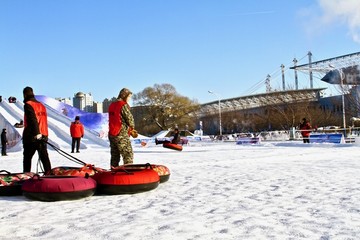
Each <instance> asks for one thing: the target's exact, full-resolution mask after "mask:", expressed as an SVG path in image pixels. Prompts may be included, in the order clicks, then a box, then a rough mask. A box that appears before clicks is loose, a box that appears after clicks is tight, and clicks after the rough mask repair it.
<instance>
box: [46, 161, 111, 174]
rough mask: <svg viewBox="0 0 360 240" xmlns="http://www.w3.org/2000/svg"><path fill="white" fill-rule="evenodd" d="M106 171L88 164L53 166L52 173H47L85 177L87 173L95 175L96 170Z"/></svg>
mask: <svg viewBox="0 0 360 240" xmlns="http://www.w3.org/2000/svg"><path fill="white" fill-rule="evenodd" d="M101 171H105V169H101V168H96V167H94V166H93V165H90V164H87V165H84V166H83V167H69V166H61V167H56V168H52V169H51V170H50V173H49V174H47V175H55V176H81V177H85V176H86V174H88V175H89V176H93V175H95V173H96V172H101Z"/></svg>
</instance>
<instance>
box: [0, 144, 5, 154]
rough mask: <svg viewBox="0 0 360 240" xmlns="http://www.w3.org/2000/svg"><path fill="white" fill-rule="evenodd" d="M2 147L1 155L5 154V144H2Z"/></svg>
mask: <svg viewBox="0 0 360 240" xmlns="http://www.w3.org/2000/svg"><path fill="white" fill-rule="evenodd" d="M1 146H2V149H1V155H3V156H5V155H6V144H2V145H1Z"/></svg>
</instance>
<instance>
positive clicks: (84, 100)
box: [73, 92, 94, 112]
mask: <svg viewBox="0 0 360 240" xmlns="http://www.w3.org/2000/svg"><path fill="white" fill-rule="evenodd" d="M73 106H74V107H76V108H78V109H80V110H83V111H85V112H93V106H94V99H93V96H92V95H91V93H87V94H86V93H83V92H78V93H76V94H75V95H74V98H73Z"/></svg>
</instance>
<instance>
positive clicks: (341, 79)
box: [199, 52, 360, 135]
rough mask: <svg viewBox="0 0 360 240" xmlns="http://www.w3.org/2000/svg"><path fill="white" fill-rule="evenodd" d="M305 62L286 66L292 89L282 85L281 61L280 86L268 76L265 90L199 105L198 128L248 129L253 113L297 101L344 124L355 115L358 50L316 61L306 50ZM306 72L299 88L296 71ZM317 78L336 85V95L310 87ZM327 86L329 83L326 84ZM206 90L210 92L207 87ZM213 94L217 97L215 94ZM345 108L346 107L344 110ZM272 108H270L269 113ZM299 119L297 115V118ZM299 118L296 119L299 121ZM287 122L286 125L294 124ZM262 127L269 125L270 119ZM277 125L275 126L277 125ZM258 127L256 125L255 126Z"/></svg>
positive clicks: (262, 114) (260, 113)
mask: <svg viewBox="0 0 360 240" xmlns="http://www.w3.org/2000/svg"><path fill="white" fill-rule="evenodd" d="M307 55H308V63H306V64H301V65H298V64H297V63H298V61H297V60H296V59H294V60H293V63H294V65H293V66H292V67H289V68H288V69H287V70H293V71H294V82H295V87H294V89H286V87H285V86H286V83H285V74H284V72H285V66H284V65H281V73H282V89H281V90H272V88H271V86H270V79H271V76H270V75H268V76H267V78H266V80H265V82H264V83H265V85H266V92H265V93H260V94H253V95H247V96H240V97H234V98H229V99H220V98H219V99H218V100H216V101H212V102H209V103H205V104H202V105H201V110H200V112H199V118H200V128H203V131H204V132H207V133H211V134H220V135H221V134H222V133H227V134H229V133H232V132H238V131H246V130H248V131H252V130H254V129H253V126H251V123H250V122H251V121H250V120H252V121H253V120H254V116H258V117H263V118H264V117H266V115H269V114H270V112H269V107H271V106H282V109H287V108H288V107H289V106H290V105H296V104H299V103H307V104H309V103H310V104H311V105H312V108H316V107H318V108H320V109H323V110H324V111H325V110H329V111H331V112H333V113H334V116H337V117H339V116H340V119H341V118H342V126H343V127H344V128H346V126H347V124H349V123H350V118H351V117H354V115H356V116H358V115H359V105H358V104H357V103H358V102H359V97H360V94H359V93H360V90H359V87H358V85H359V83H360V71H359V61H360V52H356V53H352V54H347V55H342V56H337V57H333V58H329V59H324V60H320V61H315V62H313V61H312V53H311V52H308V54H307ZM299 72H301V73H306V74H307V76H308V78H309V82H310V86H309V87H308V88H304V89H299V84H298V81H299V80H298V73H299ZM314 77H316V78H318V79H321V80H322V81H323V82H324V83H328V84H331V85H332V86H336V87H337V88H338V89H339V92H338V94H337V95H334V96H325V95H324V91H325V90H326V89H327V88H326V87H325V88H314V87H313V78H314ZM329 86H330V85H329ZM209 93H212V92H210V91H209ZM217 97H219V96H218V95H217ZM345 109H347V111H345ZM273 113H274V111H272V112H271V114H273ZM300 119H301V118H300ZM300 119H296V120H298V121H300ZM296 123H297V121H293V122H292V123H289V121H288V122H287V126H282V127H283V128H284V127H285V128H286V127H291V126H288V125H289V124H290V125H294V124H296ZM267 124H268V126H266V127H263V128H268V129H269V130H270V129H272V127H273V126H271V124H270V123H267ZM278 127H279V126H278ZM257 130H259V129H257Z"/></svg>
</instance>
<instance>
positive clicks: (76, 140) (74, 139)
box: [71, 138, 81, 152]
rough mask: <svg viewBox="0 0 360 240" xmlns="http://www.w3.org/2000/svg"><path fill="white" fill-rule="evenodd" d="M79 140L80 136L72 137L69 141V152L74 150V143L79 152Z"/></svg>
mask: <svg viewBox="0 0 360 240" xmlns="http://www.w3.org/2000/svg"><path fill="white" fill-rule="evenodd" d="M80 140H81V138H72V142H71V152H74V149H75V145H76V151H77V152H79V149H80Z"/></svg>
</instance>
